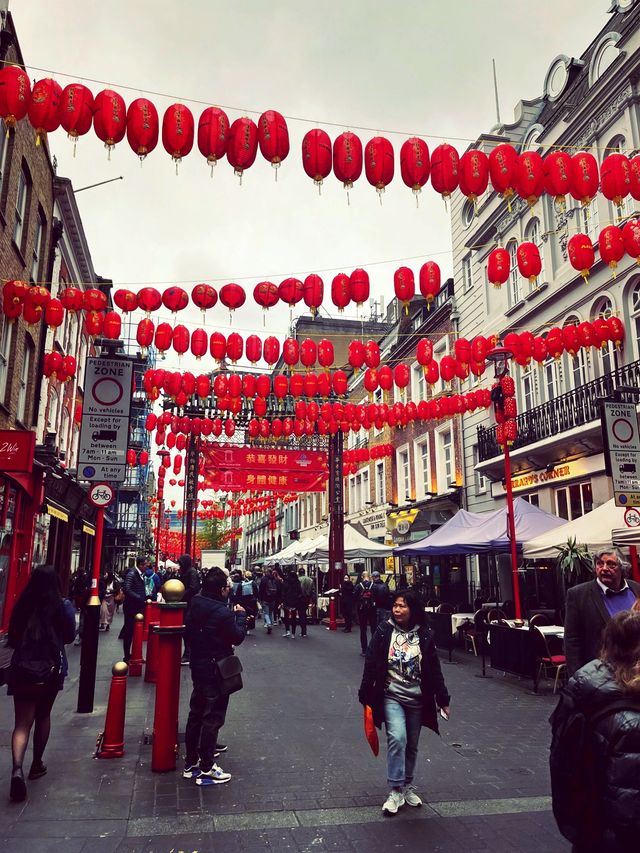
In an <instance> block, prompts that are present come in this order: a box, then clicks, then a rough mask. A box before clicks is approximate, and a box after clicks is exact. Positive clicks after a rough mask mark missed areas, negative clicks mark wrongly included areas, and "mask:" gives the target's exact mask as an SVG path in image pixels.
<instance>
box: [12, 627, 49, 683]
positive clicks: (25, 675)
mask: <svg viewBox="0 0 640 853" xmlns="http://www.w3.org/2000/svg"><path fill="white" fill-rule="evenodd" d="M37 620H38V617H37V616H36V615H35V614H33V615H32V616H31V618H30V619H29V622H28V624H27V627H26V630H25V632H24V634H23V635H22V639H21V640H20V644H19V645H18V646H17V648H16V649H15V651H14V653H13V657H12V658H11V666H10V670H9V680H10V683H12V684H28V685H29V684H31V685H33V684H46V683H48V682H49V681H50V680H52V679H54V678H57V677H58V676H59V675H60V673H61V672H62V649H61V645H60V643H59V642H58V640H57V639H56V638H55V637H54V636H52V635H51V633H50V632H51V630H52V628H51V627H49V632H47V630H46V628H45V630H44V631H40V630H39V627H40V626H39V625H38V624H37Z"/></svg>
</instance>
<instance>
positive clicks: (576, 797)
mask: <svg viewBox="0 0 640 853" xmlns="http://www.w3.org/2000/svg"><path fill="white" fill-rule="evenodd" d="M614 703H615V705H614ZM616 706H617V707H618V708H619V710H616V711H614V712H613V713H610V714H608V715H606V716H602V715H601V712H605V711H606V709H607V707H609V708H613V707H616ZM634 706H635V709H633V708H634ZM596 714H598V717H594V715H596ZM571 715H573V716H571ZM580 715H584V716H585V717H586V720H587V723H588V725H586V727H585V728H584V729H580V731H581V738H584V740H582V739H581V740H580V741H578V739H577V735H576V732H577V731H578V730H579V729H578V728H577V726H578V724H579V723H580ZM590 718H591V721H590ZM589 721H590V722H589ZM551 724H552V727H553V733H554V738H553V743H552V746H551V762H550V763H551V780H552V791H553V809H554V814H555V817H556V820H557V822H558V826H559V828H560V830H561V832H562V834H563V835H565V837H566V838H569V839H570V840H572V841H575V840H576V839H578V838H591V840H592V841H593V840H594V838H597V837H598V835H599V834H601V833H602V831H603V830H606V829H611V830H614V831H616V832H618V833H619V834H620V835H621V836H622V837H623V838H625V837H627V836H629V835H630V834H632V830H633V831H635V832H637V831H638V830H640V695H639V694H630V693H628V692H627V691H624V690H623V689H622V688H621V687H620V686H619V685H618V684H617V682H616V681H615V680H614V678H613V672H612V670H611V668H610V667H609V666H608V665H607V664H605V663H603V662H602V661H601V660H593V661H591V662H590V663H588V664H586V666H583V667H582V668H581V669H579V670H578V672H577V673H576V674H575V675H574V676H573V678H571V679H570V681H569V684H568V685H567V687H566V688H565V689H564V690H563V691H562V695H561V698H560V701H559V703H558V707H557V708H556V710H555V711H554V713H553V714H552V716H551ZM580 725H584V720H583V721H582V723H580ZM571 738H573V739H574V740H575V742H576V743H577V744H578V745H579V746H580V747H581V748H580V749H579V750H577V754H574V753H576V748H575V747H572V746H571V743H570V739H571ZM572 803H573V804H577V805H578V810H579V811H580V812H581V814H580V816H577V815H576V814H575V813H573V809H572Z"/></svg>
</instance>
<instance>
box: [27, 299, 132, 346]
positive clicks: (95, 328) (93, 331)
mask: <svg viewBox="0 0 640 853" xmlns="http://www.w3.org/2000/svg"><path fill="white" fill-rule="evenodd" d="M24 316H25V320H26V319H27V310H26V306H25V312H24ZM142 322H143V323H144V320H143V321H142ZM103 323H104V316H103V315H102V313H101V312H100V311H89V312H88V313H87V315H86V317H85V319H84V325H85V329H86V330H87V334H89V335H90V336H91V337H94V338H95V337H97V336H98V335H101V334H102V327H103ZM139 328H140V327H138V329H139ZM141 346H142V345H141Z"/></svg>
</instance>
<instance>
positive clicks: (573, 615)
mask: <svg viewBox="0 0 640 853" xmlns="http://www.w3.org/2000/svg"><path fill="white" fill-rule="evenodd" d="M627 583H628V584H629V586H630V587H631V589H632V590H633V592H634V593H635V594H636V597H640V584H638V583H636V582H635V581H627ZM609 619H611V617H610V616H609V611H608V610H607V608H606V606H605V603H604V599H603V597H602V591H601V589H600V587H599V586H598V582H597V581H595V580H592V581H587V582H586V583H581V584H578V585H577V586H574V587H571V589H569V590H568V591H567V608H566V616H565V620H564V650H565V655H566V657H567V673H568V674H569V675H573V674H574V673H575V672H576V671H577V670H578V669H580V667H581V666H584V665H585V664H586V663H589V661H592V660H594V658H597V657H598V655H599V654H600V650H601V648H602V632H603V631H604V627H605V625H606V624H607V622H608V621H609Z"/></svg>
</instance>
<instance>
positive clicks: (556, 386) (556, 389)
mask: <svg viewBox="0 0 640 853" xmlns="http://www.w3.org/2000/svg"><path fill="white" fill-rule="evenodd" d="M542 373H543V377H544V399H545V400H546V401H547V402H548V401H549V400H555V398H556V397H558V396H559V395H560V394H561V393H562V362H561V361H560V360H557V359H555V358H548V359H547V360H546V361H545V362H544V363H543V365H542Z"/></svg>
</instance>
